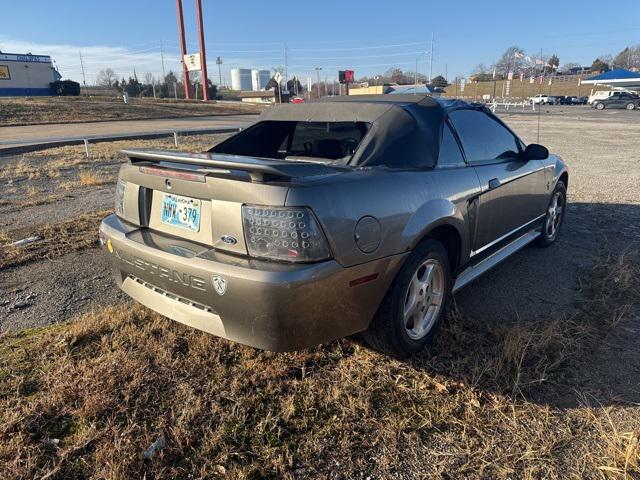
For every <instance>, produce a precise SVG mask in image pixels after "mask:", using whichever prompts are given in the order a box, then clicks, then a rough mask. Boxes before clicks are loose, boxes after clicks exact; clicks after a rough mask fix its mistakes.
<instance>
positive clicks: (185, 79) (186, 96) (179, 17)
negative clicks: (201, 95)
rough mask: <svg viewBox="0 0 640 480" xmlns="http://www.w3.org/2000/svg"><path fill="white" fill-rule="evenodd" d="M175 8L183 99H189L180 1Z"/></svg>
mask: <svg viewBox="0 0 640 480" xmlns="http://www.w3.org/2000/svg"><path fill="white" fill-rule="evenodd" d="M176 7H177V8H178V37H179V38H178V39H179V40H180V42H179V43H180V52H181V53H182V58H181V59H180V61H181V63H182V78H183V82H184V96H185V98H191V93H190V89H189V70H187V65H186V64H185V63H184V56H185V55H186V54H187V42H186V40H185V38H184V16H183V15H182V0H176Z"/></svg>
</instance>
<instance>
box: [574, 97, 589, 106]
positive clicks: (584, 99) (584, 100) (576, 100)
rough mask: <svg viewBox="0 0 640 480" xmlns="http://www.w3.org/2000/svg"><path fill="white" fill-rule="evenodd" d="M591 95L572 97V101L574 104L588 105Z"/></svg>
mask: <svg viewBox="0 0 640 480" xmlns="http://www.w3.org/2000/svg"><path fill="white" fill-rule="evenodd" d="M588 100H589V97H571V103H573V104H574V105H586V104H587V101H588Z"/></svg>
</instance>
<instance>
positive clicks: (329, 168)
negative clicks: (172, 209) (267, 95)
mask: <svg viewBox="0 0 640 480" xmlns="http://www.w3.org/2000/svg"><path fill="white" fill-rule="evenodd" d="M122 153H123V154H125V155H126V156H127V157H129V160H130V161H131V163H132V164H135V163H149V162H150V163H161V162H172V163H182V164H187V165H196V166H199V167H205V168H207V167H210V168H215V169H223V170H240V171H243V172H247V173H248V174H249V176H250V177H251V181H254V182H265V181H269V180H285V181H286V180H291V179H292V178H296V177H312V176H317V175H327V174H332V173H337V172H344V171H348V170H351V169H350V168H349V167H345V166H340V165H338V166H334V165H326V164H323V163H315V162H305V161H289V160H269V159H261V158H253V157H243V156H239V155H225V154H220V153H210V152H205V153H183V152H167V151H163V150H146V149H130V150H122Z"/></svg>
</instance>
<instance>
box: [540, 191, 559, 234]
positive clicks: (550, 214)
mask: <svg viewBox="0 0 640 480" xmlns="http://www.w3.org/2000/svg"><path fill="white" fill-rule="evenodd" d="M563 212H564V197H563V195H562V192H556V193H554V194H553V198H552V199H551V202H550V203H549V209H548V210H547V222H546V224H545V231H546V234H547V237H548V238H549V239H550V240H553V239H554V238H555V237H556V235H557V234H558V228H559V227H560V222H561V221H562V214H563Z"/></svg>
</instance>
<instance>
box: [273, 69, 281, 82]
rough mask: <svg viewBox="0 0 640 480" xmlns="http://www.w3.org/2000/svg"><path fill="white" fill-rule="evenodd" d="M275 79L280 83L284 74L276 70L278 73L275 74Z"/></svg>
mask: <svg viewBox="0 0 640 480" xmlns="http://www.w3.org/2000/svg"><path fill="white" fill-rule="evenodd" d="M273 79H274V80H275V81H276V82H278V83H280V82H282V74H281V73H280V72H276V74H275V75H274V76H273Z"/></svg>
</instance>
